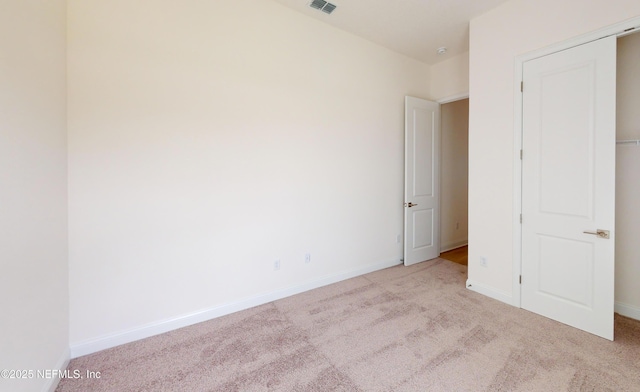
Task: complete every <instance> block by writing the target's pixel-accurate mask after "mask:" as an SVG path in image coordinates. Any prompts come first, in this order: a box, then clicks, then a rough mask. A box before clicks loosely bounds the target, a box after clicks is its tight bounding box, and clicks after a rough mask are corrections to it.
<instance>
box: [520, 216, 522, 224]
mask: <svg viewBox="0 0 640 392" xmlns="http://www.w3.org/2000/svg"><path fill="white" fill-rule="evenodd" d="M520 224H522V214H520Z"/></svg>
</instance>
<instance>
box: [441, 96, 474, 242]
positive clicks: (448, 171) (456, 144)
mask: <svg viewBox="0 0 640 392" xmlns="http://www.w3.org/2000/svg"><path fill="white" fill-rule="evenodd" d="M440 119H441V121H440V123H441V128H442V137H441V141H442V142H441V155H440V156H441V161H442V162H441V166H440V167H441V181H440V182H441V184H440V185H441V186H440V189H441V190H440V196H441V203H440V245H441V251H443V252H444V251H447V250H450V249H453V248H456V247H459V246H462V245H466V244H467V240H468V236H467V227H468V225H467V222H468V220H469V216H468V204H467V200H468V197H467V196H468V190H467V183H468V178H469V167H468V166H469V159H468V156H469V100H468V99H462V100H459V101H455V102H450V103H446V104H444V105H442V106H441V108H440Z"/></svg>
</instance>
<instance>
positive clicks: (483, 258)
mask: <svg viewBox="0 0 640 392" xmlns="http://www.w3.org/2000/svg"><path fill="white" fill-rule="evenodd" d="M488 264H489V262H488V261H487V258H486V257H484V256H480V265H481V266H483V267H487V266H488Z"/></svg>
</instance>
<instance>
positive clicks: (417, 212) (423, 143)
mask: <svg viewBox="0 0 640 392" xmlns="http://www.w3.org/2000/svg"><path fill="white" fill-rule="evenodd" d="M439 177H440V104H438V103H436V102H431V101H426V100H424V99H419V98H413V97H406V98H405V165H404V200H405V204H404V264H405V265H411V264H415V263H419V262H421V261H425V260H430V259H434V258H436V257H438V256H440V206H439V202H440V181H439V180H440V179H439Z"/></svg>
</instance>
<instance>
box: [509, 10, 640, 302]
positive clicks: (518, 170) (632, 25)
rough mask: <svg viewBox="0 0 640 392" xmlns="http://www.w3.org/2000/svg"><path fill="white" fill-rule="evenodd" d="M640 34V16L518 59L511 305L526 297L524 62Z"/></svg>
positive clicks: (516, 72) (514, 145)
mask: <svg viewBox="0 0 640 392" xmlns="http://www.w3.org/2000/svg"><path fill="white" fill-rule="evenodd" d="M638 31H640V17H636V18H633V19H628V20H625V21H623V22H620V23H616V24H614V25H611V26H608V27H605V28H602V29H598V30H595V31H592V32H590V33H587V34H583V35H581V36H578V37H575V38H572V39H569V40H566V41H562V42H559V43H556V44H553V45H550V46H547V47H545V48H542V49H538V50H535V51H533V52H529V53H525V54H523V55H520V56H517V57H516V59H515V79H514V83H513V95H514V97H515V98H514V100H515V104H514V111H515V113H514V126H513V130H514V133H513V178H514V181H513V222H512V223H513V267H512V270H513V277H512V293H513V295H512V298H511V300H512V301H511V304H512V305H513V306H516V307H518V308H521V307H522V306H521V304H522V297H521V293H520V275H521V273H522V226H521V223H520V214H521V213H522V160H521V159H520V151H521V149H522V132H523V123H522V110H523V100H522V93H521V89H520V86H521V84H520V83H521V82H522V74H523V72H522V70H523V66H524V63H525V62H527V61H529V60H533V59H536V58H539V57H543V56H547V55H550V54H553V53H556V52H560V51H563V50H566V49H569V48H573V47H575V46H579V45H583V44H586V43H589V42H592V41H596V40H599V39H601V38H605V37H609V36H616V37H618V38H619V37H622V36H624V35H628V34H633V33H635V32H638Z"/></svg>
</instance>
